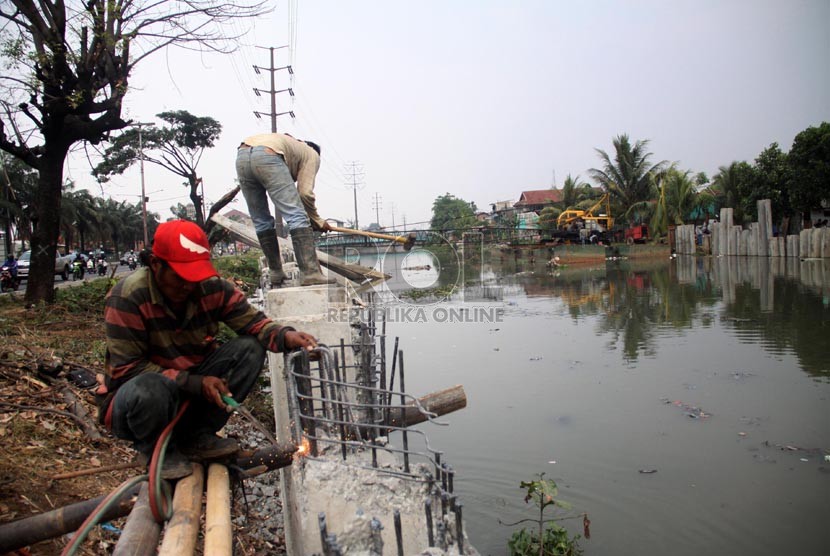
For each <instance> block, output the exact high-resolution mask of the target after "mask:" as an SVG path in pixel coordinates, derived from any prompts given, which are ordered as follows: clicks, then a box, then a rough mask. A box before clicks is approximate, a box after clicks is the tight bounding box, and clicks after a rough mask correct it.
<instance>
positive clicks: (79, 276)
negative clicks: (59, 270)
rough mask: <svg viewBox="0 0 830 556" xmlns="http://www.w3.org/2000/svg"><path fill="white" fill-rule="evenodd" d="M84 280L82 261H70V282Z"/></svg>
mask: <svg viewBox="0 0 830 556" xmlns="http://www.w3.org/2000/svg"><path fill="white" fill-rule="evenodd" d="M83 279H84V263H83V261H72V280H83Z"/></svg>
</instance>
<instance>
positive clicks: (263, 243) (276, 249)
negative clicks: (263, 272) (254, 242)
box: [256, 230, 287, 288]
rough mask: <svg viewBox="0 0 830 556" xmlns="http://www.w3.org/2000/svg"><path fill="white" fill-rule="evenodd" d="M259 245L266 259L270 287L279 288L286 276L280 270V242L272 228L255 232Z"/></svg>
mask: <svg viewBox="0 0 830 556" xmlns="http://www.w3.org/2000/svg"><path fill="white" fill-rule="evenodd" d="M256 237H257V239H258V240H259V246H260V247H261V248H262V252H263V253H264V254H265V260H267V261H268V278H269V279H270V280H271V287H272V288H279V287H280V286H281V285H282V283H283V282H285V279H286V278H287V276H286V275H285V272H283V270H282V257H280V243H279V241H278V240H277V235H276V232H275V231H274V230H269V231H267V232H257V235H256Z"/></svg>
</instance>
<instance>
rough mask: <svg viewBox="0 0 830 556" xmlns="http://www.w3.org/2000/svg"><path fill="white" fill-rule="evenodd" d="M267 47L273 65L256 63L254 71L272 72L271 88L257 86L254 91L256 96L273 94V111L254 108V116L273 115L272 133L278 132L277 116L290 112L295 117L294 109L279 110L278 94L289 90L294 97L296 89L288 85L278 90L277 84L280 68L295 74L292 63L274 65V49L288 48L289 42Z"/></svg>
mask: <svg viewBox="0 0 830 556" xmlns="http://www.w3.org/2000/svg"><path fill="white" fill-rule="evenodd" d="M257 48H262V49H265V48H266V47H264V46H258V47H257ZM267 48H268V50H270V51H271V67H268V68H263V67H261V66H256V65H255V66H254V71H255V72H256V73H257V75H258V74H259V70H262V71H268V72H271V88H270V89H269V90H267V91H266V90H263V89H257V88H256V87H254V93H255V94H256V96H261V95H260V93H267V94H269V95H271V112H268V113H265V112H257V111H256V110H254V116H256V117H257V118H260V117H262V116H271V133H276V132H277V116H284V115H285V114H289V115H290V116H291V117H292V118H294V111H293V110H288V111H286V112H277V94H279V93H285V92H287V93H288V94H289V95H291V96H292V97H293V96H294V89H292V88H291V87H288V88H286V89H280V90H279V91H278V90H277V84H276V73H277V72H278V71H280V70H288V73H289V74H290V75H294V68H292V67H291V66H290V65H289V66H282V67H279V68H278V67H274V51H275V50H279V49H280V48H288V45H287V44H286V45H285V46H277V47H273V46H270V47H267Z"/></svg>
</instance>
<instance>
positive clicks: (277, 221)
mask: <svg viewBox="0 0 830 556" xmlns="http://www.w3.org/2000/svg"><path fill="white" fill-rule="evenodd" d="M257 48H262V49H264V48H265V47H264V46H258V47H257ZM280 48H288V45H287V44H286V45H284V46H277V47H273V46H270V47H268V50H270V51H271V67H268V68H263V67H261V66H257V65H254V71H255V72H256V73H257V75H259V70H263V71H268V72H270V73H271V89H269V90H267V91H265V90H262V89H257V88H256V87H254V93H255V94H256V96H261V95H260V93H267V94H269V95H271V112H269V113H268V114H265V113H263V112H257V111H256V110H254V116H256V117H257V119H259V118H260V117H261V116H271V133H276V132H277V116H283V115H285V114H289V115H290V116H291V118H292V119H293V118H294V111H293V110H288V111H286V112H277V94H278V93H284V92H286V91H287V92H288V94H289V95H291V96H292V97H293V96H294V89H292V88H291V87H288V88H286V89H280V90H279V91H278V90H277V83H276V73H277V72H278V71H280V70H288V74H289V75H294V68H292V67H291V66H290V65H287V66H282V67H279V68H278V67H275V66H274V51H275V50H279V49H280ZM274 227H275V228H276V233H277V235H278V236H280V237H282V236H284V235H285V232H284V231H283V228H282V213H281V212H280V209H278V208H277V207H276V206H274Z"/></svg>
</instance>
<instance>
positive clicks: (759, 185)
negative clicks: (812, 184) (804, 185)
mask: <svg viewBox="0 0 830 556" xmlns="http://www.w3.org/2000/svg"><path fill="white" fill-rule="evenodd" d="M754 174H755V175H754V180H753V187H752V191H751V193H750V195H749V199H748V200H749V201H750V204H749V206H748V207H747V213H749V214H750V215H751V216H752V219H753V220H755V219H756V218H757V213H758V205H757V203H756V201H758V200H759V199H769V200H770V201H771V202H772V218H773V221H776V222H777V221H780V220H781V218H782V217H783V216H789V215H791V214H792V206H791V204H790V167H789V165H788V163H787V153H785V152H782V151H781V149H780V148H779V147H778V143H773V144H771V145H770V146H769V147H767V148H766V149H764V150H763V151H762V152H761V154H759V155H758V158H756V159H755V172H754Z"/></svg>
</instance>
